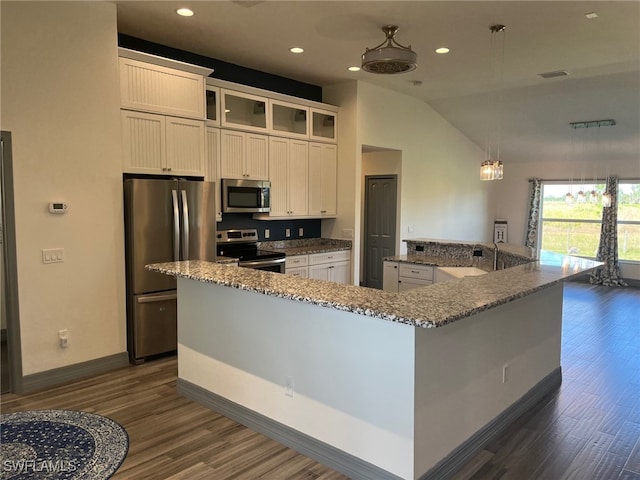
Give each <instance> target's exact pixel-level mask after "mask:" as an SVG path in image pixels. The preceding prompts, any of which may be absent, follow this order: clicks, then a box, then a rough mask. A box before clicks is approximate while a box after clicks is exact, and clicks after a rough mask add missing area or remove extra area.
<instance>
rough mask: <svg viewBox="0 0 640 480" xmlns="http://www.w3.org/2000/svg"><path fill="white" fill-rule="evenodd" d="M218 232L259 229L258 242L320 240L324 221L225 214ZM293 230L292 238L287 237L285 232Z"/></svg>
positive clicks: (218, 225)
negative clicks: (257, 218)
mask: <svg viewBox="0 0 640 480" xmlns="http://www.w3.org/2000/svg"><path fill="white" fill-rule="evenodd" d="M216 228H217V230H232V229H234V228H257V229H258V240H259V241H261V242H263V241H265V240H294V239H297V238H319V237H320V236H321V235H322V220H320V219H315V218H314V219H307V220H254V219H253V217H252V214H251V213H223V214H222V221H221V222H218V224H217V227H216ZM265 228H268V229H269V238H264V229H265ZM287 228H290V229H291V236H290V237H288V238H287V237H286V236H285V233H286V232H285V230H286V229H287ZM299 228H303V229H304V235H303V236H302V237H300V236H298V229H299Z"/></svg>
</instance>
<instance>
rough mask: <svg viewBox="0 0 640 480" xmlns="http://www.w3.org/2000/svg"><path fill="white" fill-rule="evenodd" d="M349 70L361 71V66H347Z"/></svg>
mask: <svg viewBox="0 0 640 480" xmlns="http://www.w3.org/2000/svg"><path fill="white" fill-rule="evenodd" d="M347 70H349V71H350V72H359V71H360V67H356V66H355V65H354V66H352V67H349V68H347Z"/></svg>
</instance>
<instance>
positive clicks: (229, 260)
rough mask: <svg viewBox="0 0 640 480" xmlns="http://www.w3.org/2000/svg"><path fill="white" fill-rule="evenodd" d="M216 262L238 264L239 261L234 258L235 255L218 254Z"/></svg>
mask: <svg viewBox="0 0 640 480" xmlns="http://www.w3.org/2000/svg"><path fill="white" fill-rule="evenodd" d="M216 263H220V264H222V265H224V264H229V263H231V264H237V263H238V259H237V258H233V257H222V256H217V257H216Z"/></svg>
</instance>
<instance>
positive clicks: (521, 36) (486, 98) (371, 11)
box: [115, 0, 640, 166]
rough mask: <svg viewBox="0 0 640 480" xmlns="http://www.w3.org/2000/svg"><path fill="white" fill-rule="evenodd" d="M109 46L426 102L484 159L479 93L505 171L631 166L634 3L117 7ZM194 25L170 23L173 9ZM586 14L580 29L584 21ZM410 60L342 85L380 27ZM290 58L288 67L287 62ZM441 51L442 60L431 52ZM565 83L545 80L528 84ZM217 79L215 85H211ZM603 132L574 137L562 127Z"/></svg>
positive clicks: (638, 104)
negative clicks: (499, 46)
mask: <svg viewBox="0 0 640 480" xmlns="http://www.w3.org/2000/svg"><path fill="white" fill-rule="evenodd" d="M115 3H116V4H117V10H118V30H119V31H120V32H121V33H125V34H127V35H131V36H134V37H138V38H142V39H145V40H149V41H152V42H156V43H160V44H163V45H167V46H170V47H174V48H178V49H181V50H186V51H190V52H193V53H197V54H200V55H204V56H208V57H212V58H216V59H219V60H224V61H227V62H230V63H235V64H237V65H242V66H245V67H250V68H254V69H257V70H261V71H265V72H268V73H272V74H276V75H281V76H284V77H288V78H292V79H296V80H300V81H303V82H307V83H311V84H315V85H320V86H326V85H330V84H334V83H338V82H343V81H347V80H353V79H357V80H362V81H366V82H371V83H374V84H377V85H380V86H383V87H386V88H389V89H392V90H395V91H398V92H402V93H404V94H407V95H410V96H413V97H415V98H416V100H417V101H424V102H426V103H428V104H429V105H430V106H431V107H433V108H434V109H435V110H436V111H438V112H439V113H440V114H441V115H442V116H443V117H445V118H446V119H447V120H448V121H449V122H450V123H451V124H453V125H454V126H455V127H457V128H458V129H460V130H461V131H462V132H463V133H464V134H465V135H467V136H468V137H469V138H471V139H472V140H473V141H475V142H476V143H477V144H478V145H479V146H480V147H481V148H484V143H485V138H486V135H487V119H488V118H489V116H490V112H491V110H492V108H493V107H492V105H493V103H492V100H490V99H491V98H492V97H495V95H491V93H490V92H491V91H494V92H495V91H496V90H499V91H500V92H501V94H502V98H503V100H502V115H501V125H502V153H501V156H502V158H503V159H505V161H514V162H518V161H520V162H522V161H537V160H553V161H570V160H572V159H573V158H574V156H575V155H576V153H575V152H576V144H577V143H579V144H580V148H579V150H580V154H581V155H584V154H585V152H588V154H593V155H606V156H607V157H608V158H610V159H613V160H620V161H629V162H636V163H637V164H638V165H639V166H640V2H638V1H635V0H634V1H600V2H591V1H566V2H565V1H493V2H484V1H409V2H404V1H373V2H369V1H367V2H359V1H186V2H180V3H178V2H173V1H159V2H154V1H116V2H115ZM183 6H188V7H190V8H191V9H193V10H194V11H195V15H194V16H193V17H189V18H185V17H180V16H178V15H176V13H175V10H176V9H177V8H179V7H183ZM588 13H596V14H597V17H596V18H592V19H589V18H587V17H586V16H585V15H586V14H588ZM496 23H501V24H504V25H506V26H507V30H506V35H505V38H504V49H505V56H504V67H503V80H502V82H501V83H500V82H496V81H495V77H493V78H492V76H491V73H490V64H489V56H490V36H491V35H490V31H489V27H490V26H491V25H493V24H496ZM386 24H395V25H398V26H399V31H398V34H397V37H396V39H397V40H398V41H399V42H400V43H401V44H403V45H411V47H412V48H413V50H415V51H416V52H417V54H418V68H417V69H416V70H414V71H412V72H409V73H405V74H399V75H375V74H371V73H366V72H364V71H360V72H355V73H354V72H350V71H348V70H347V67H349V66H352V65H359V64H360V57H361V55H362V53H363V52H364V50H365V48H366V47H369V48H371V47H374V46H376V45H378V44H379V43H381V42H382V40H383V39H384V34H383V33H382V31H381V27H382V26H383V25H386ZM293 46H300V47H303V48H304V53H302V54H298V55H294V54H291V53H290V52H289V48H290V47H293ZM441 46H447V47H448V48H449V49H450V53H448V54H446V55H438V54H436V53H435V52H434V50H435V49H436V48H438V47H441ZM557 70H566V71H567V72H568V75H567V76H564V77H559V78H551V79H543V78H542V77H540V76H539V74H540V73H544V72H551V71H557ZM214 76H215V73H214ZM608 118H613V119H615V120H616V123H617V124H616V125H615V126H613V127H600V128H589V129H581V131H578V130H574V129H572V128H570V126H569V123H570V122H577V121H590V120H599V119H608Z"/></svg>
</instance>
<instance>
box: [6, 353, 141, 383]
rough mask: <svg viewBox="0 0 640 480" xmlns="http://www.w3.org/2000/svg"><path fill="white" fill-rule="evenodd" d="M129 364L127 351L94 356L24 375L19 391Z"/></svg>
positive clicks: (89, 375) (63, 381)
mask: <svg viewBox="0 0 640 480" xmlns="http://www.w3.org/2000/svg"><path fill="white" fill-rule="evenodd" d="M127 365H129V355H128V354H127V352H122V353H116V354H115V355H109V356H108V357H102V358H96V359H94V360H89V361H87V362H82V363H76V364H73V365H69V366H66V367H60V368H54V369H52V370H47V371H45V372H39V373H34V374H32V375H25V376H24V377H22V381H21V382H20V384H21V385H20V387H21V388H20V392H16V393H30V392H34V391H36V390H42V389H44V388H48V387H53V386H56V385H61V384H63V383H68V382H72V381H74V380H80V379H83V378H87V377H92V376H94V375H99V374H101V373H105V372H109V371H111V370H115V369H116V368H121V367H126V366H127Z"/></svg>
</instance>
